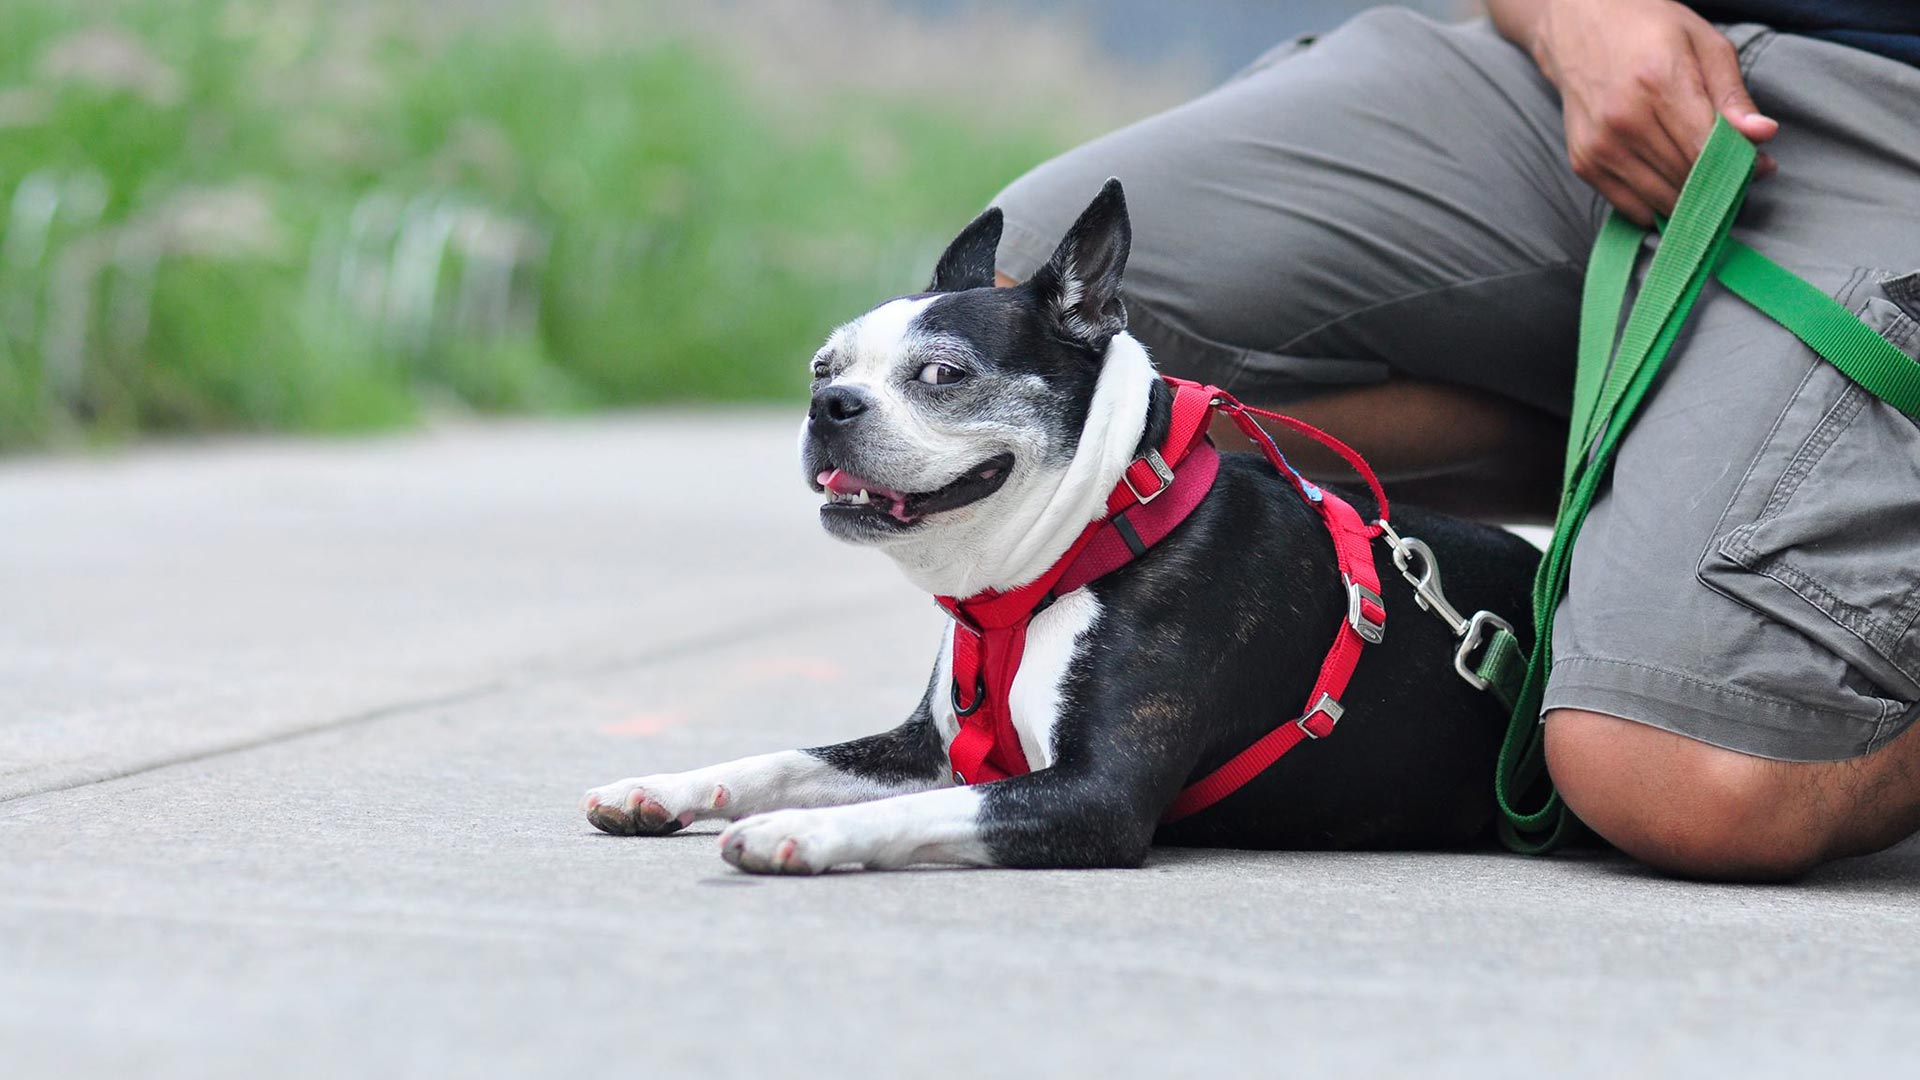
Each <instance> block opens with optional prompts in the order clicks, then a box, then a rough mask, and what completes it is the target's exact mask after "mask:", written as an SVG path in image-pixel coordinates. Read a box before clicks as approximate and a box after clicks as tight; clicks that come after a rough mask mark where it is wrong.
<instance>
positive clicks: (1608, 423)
mask: <svg viewBox="0 0 1920 1080" xmlns="http://www.w3.org/2000/svg"><path fill="white" fill-rule="evenodd" d="M1755 156H1756V154H1755V151H1754V148H1753V144H1751V143H1749V142H1748V141H1747V140H1746V139H1745V138H1744V137H1743V136H1742V135H1741V134H1740V133H1739V132H1737V131H1735V130H1734V129H1733V126H1732V125H1730V124H1728V123H1727V122H1726V121H1725V120H1724V119H1722V120H1719V121H1717V122H1715V124H1714V128H1713V134H1712V136H1711V137H1709V138H1708V140H1707V145H1706V147H1705V149H1703V150H1702V151H1701V153H1700V158H1699V160H1698V161H1697V162H1695V163H1694V166H1693V171H1692V172H1691V173H1690V174H1689V175H1688V177H1687V182H1686V185H1685V187H1683V188H1682V189H1681V192H1680V201H1679V204H1678V205H1677V206H1675V207H1674V211H1673V217H1672V219H1670V220H1669V221H1667V222H1666V223H1665V226H1664V228H1663V229H1662V233H1661V239H1660V245H1659V247H1658V248H1657V249H1656V250H1655V251H1654V255H1653V261H1652V263H1651V264H1650V265H1649V266H1648V267H1647V273H1646V276H1645V277H1644V278H1643V279H1642V280H1641V283H1640V290H1639V293H1638V295H1637V296H1636V297H1635V299H1634V302H1633V305H1632V307H1631V309H1628V308H1627V301H1626V297H1627V288H1628V285H1629V284H1630V282H1631V280H1632V277H1633V268H1634V264H1635V262H1636V260H1637V259H1638V257H1639V254H1640V249H1641V247H1642V245H1643V242H1644V241H1645V238H1646V235H1647V233H1646V230H1644V229H1642V228H1640V227H1638V226H1636V225H1633V224H1632V223H1630V222H1628V221H1627V220H1626V219H1624V218H1622V217H1620V216H1619V215H1618V214H1609V215H1608V217H1607V221H1606V224H1605V225H1604V226H1602V227H1601V230H1600V235H1599V236H1598V237H1597V238H1596V239H1595V241H1594V247H1593V254H1592V256H1591V257H1590V259H1589V260H1588V263H1587V277H1586V283H1585V285H1584V287H1583V289H1582V293H1581V304H1580V345H1579V357H1578V367H1577V368H1576V369H1575V375H1574V391H1573V412H1572V417H1571V422H1570V423H1569V425H1568V435H1567V464H1566V470H1565V473H1564V475H1563V483H1562V487H1561V496H1560V509H1559V512H1558V513H1557V514H1556V515H1555V517H1554V526H1553V543H1552V545H1551V546H1550V547H1549V548H1548V549H1547V554H1546V556H1545V558H1543V559H1542V560H1541V563H1540V570H1539V573H1538V574H1537V575H1536V576H1535V577H1534V587H1533V625H1534V641H1533V652H1532V655H1531V656H1527V657H1523V656H1522V654H1521V650H1520V647H1519V643H1518V642H1517V641H1515V640H1513V639H1512V637H1511V635H1505V634H1502V635H1499V636H1498V637H1496V639H1495V640H1494V641H1492V642H1491V643H1490V644H1489V646H1488V648H1487V651H1486V654H1485V656H1484V657H1483V659H1482V662H1481V665H1480V676H1481V677H1482V678H1484V679H1487V680H1488V681H1489V682H1490V683H1491V684H1493V685H1494V686H1495V687H1498V688H1502V692H1501V693H1500V697H1501V699H1502V700H1503V701H1506V700H1511V702H1512V718H1511V719H1510V720H1509V722H1508V724H1507V732H1506V737H1505V738H1504V739H1503V740H1502V742H1501V746H1500V757H1499V759H1498V762H1497V763H1496V765H1495V770H1494V797H1495V799H1496V801H1497V802H1498V803H1499V807H1500V818H1499V827H1500V837H1501V840H1502V841H1503V842H1504V843H1505V844H1506V845H1507V846H1508V847H1509V848H1511V849H1512V850H1514V851H1517V852H1521V853H1523V854H1543V853H1545V852H1548V851H1552V850H1553V849H1554V848H1556V847H1558V846H1560V845H1561V844H1562V843H1564V842H1565V841H1566V839H1567V838H1568V837H1569V836H1570V835H1572V833H1573V831H1574V830H1575V829H1576V828H1577V827H1578V822H1577V821H1576V820H1575V818H1574V817H1573V815H1572V814H1571V813H1569V812H1568V811H1567V808H1566V804H1564V803H1563V802H1561V800H1560V796H1559V793H1558V792H1556V791H1554V790H1553V787H1552V784H1551V782H1550V781H1544V779H1543V778H1544V773H1545V752H1544V745H1543V736H1544V733H1543V728H1542V725H1541V723H1540V704H1541V700H1542V697H1543V696H1544V694H1545V691H1546V682H1547V673H1548V671H1549V670H1550V669H1551V668H1552V666H1553V616H1554V612H1555V610H1556V609H1557V608H1558V607H1559V604H1560V600H1561V598H1562V597H1563V596H1565V595H1566V590H1567V575H1568V571H1569V569H1570V564H1571V562H1572V555H1573V546H1574V541H1575V540H1576V539H1577V538H1578V536H1579V535H1580V527H1581V525H1582V524H1583V523H1584V522H1585V521H1586V516H1587V510H1588V509H1589V508H1590V507H1591V506H1592V505H1593V500H1594V498H1595V496H1596V495H1597V494H1598V493H1599V489H1600V486H1601V484H1602V483H1603V482H1604V481H1605V479H1606V477H1607V474H1608V472H1609V466H1611V464H1612V462H1613V457H1614V453H1615V452H1616V451H1617V450H1618V449H1619V446H1620V442H1621V440H1622V439H1623V438H1625V436H1626V432H1627V429H1628V428H1629V427H1630V426H1631V424H1632V420H1633V417H1634V414H1635V413H1636V412H1637V411H1638V410H1639V408H1640V405H1641V403H1642V402H1643V401H1644V400H1645V398H1646V396H1647V392H1648V391H1649V390H1650V389H1651V388H1652V386H1653V383H1654V381H1655V379H1656V378H1657V376H1658V375H1659V373H1660V370H1661V368H1662V367H1663V366H1664V364H1665V363H1666V359H1667V354H1668V352H1669V351H1671V349H1672V348H1673V343H1674V340H1675V339H1676V338H1677V337H1678V336H1679V333H1680V329H1681V327H1682V326H1683V325H1684V324H1685V323H1686V320H1687V316H1688V314H1689V313H1690V312H1691V311H1692V310H1693V305H1694V302H1695V301H1696V300H1697V299H1698V298H1699V296H1700V290H1701V288H1702V287H1704V286H1705V284H1706V281H1707V278H1708V277H1709V276H1714V277H1717V278H1718V279H1719V281H1720V283H1721V284H1722V285H1724V286H1725V287H1726V288H1727V289H1728V290H1729V291H1730V292H1732V293H1734V294H1735V295H1737V296H1739V297H1740V298H1741V299H1743V300H1745V301H1747V302H1748V303H1750V304H1752V305H1753V306H1754V307H1756V308H1758V309H1759V310H1760V311H1762V312H1763V313H1765V314H1766V315H1767V316H1769V317H1770V318H1772V319H1773V320H1774V321H1776V322H1778V323H1780V324H1781V325H1782V326H1784V327H1786V328H1787V329H1788V330H1789V331H1791V332H1792V333H1793V334H1794V336H1795V337H1798V338H1799V339H1800V340H1801V341H1802V342H1804V343H1805V344H1806V345H1807V346H1808V347H1809V348H1811V349H1813V350H1814V351H1815V352H1816V353H1818V354H1819V355H1821V356H1822V357H1824V358H1826V360H1827V361H1828V362H1829V363H1832V364H1833V365H1834V366H1835V367H1837V368H1839V369H1840V371H1841V372H1842V373H1844V374H1845V375H1846V376H1847V377H1849V378H1851V379H1852V380H1854V381H1855V382H1857V383H1859V384H1860V385H1861V386H1862V387H1863V388H1865V389H1866V390H1867V391H1868V392H1870V393H1872V394H1873V395H1874V396H1875V397H1878V398H1880V399H1881V400H1882V401H1885V402H1887V403H1888V404H1890V405H1892V406H1893V407H1894V408H1896V409H1899V410H1900V411H1901V412H1904V413H1906V414H1907V415H1909V416H1914V417H1916V418H1920V364H1916V363H1915V362H1914V361H1913V360H1911V359H1909V358H1908V357H1907V355H1906V354H1905V353H1903V352H1901V351H1900V350H1898V349H1896V348H1894V347H1893V345H1892V344H1891V343H1889V342H1888V341H1887V340H1886V339H1885V338H1883V337H1881V336H1880V335H1879V334H1877V333H1875V332H1874V331H1873V329H1872V328H1870V327H1868V326H1867V325H1866V324H1865V323H1862V322H1861V321H1860V320H1859V319H1857V318H1855V317H1854V315H1853V313H1852V312H1850V311H1848V310H1847V309H1846V308H1844V307H1842V306H1841V305H1840V304H1839V303H1837V302H1835V301H1834V299H1833V298H1832V297H1830V296H1828V295H1827V294H1826V293H1824V292H1821V291H1820V290H1819V289H1817V288H1815V287H1814V286H1813V285H1811V284H1808V283H1807V282H1806V281H1805V280H1804V279H1802V278H1800V277H1798V276H1796V275H1794V274H1793V273H1791V272H1789V271H1788V270H1786V269H1784V268H1783V267H1781V266H1780V265H1779V264H1777V263H1775V262H1773V261H1772V260H1770V259H1768V258H1767V257H1766V256H1764V255H1761V254H1760V253H1759V252H1757V251H1754V250H1753V249H1752V248H1750V247H1748V246H1746V245H1745V244H1742V243H1740V242H1739V241H1737V240H1732V239H1730V238H1729V237H1728V236H1727V232H1728V230H1729V229H1730V228H1731V227H1732V225H1733V219H1734V217H1735V216H1737V215H1738V214H1739V212H1740V205H1741V202H1742V201H1743V200H1744V199H1745V197H1746V191H1747V185H1748V183H1749V182H1750V180H1751V178H1752V174H1753V163H1754V159H1755ZM1623 310H1626V312H1627V315H1626V324H1625V326H1624V327H1623V326H1622V325H1621V312H1622V311H1623ZM1616 335H1617V341H1616ZM1502 639H1504V640H1502ZM1523 660H1524V662H1525V667H1524V669H1523V668H1522V666H1521V664H1522V661H1523ZM1516 685H1517V687H1518V689H1517V690H1514V691H1511V692H1508V691H1506V690H1505V688H1507V687H1513V686H1516ZM1543 782H1544V787H1545V790H1544V792H1542V791H1540V790H1539V789H1540V788H1541V786H1542V784H1543ZM1529 795H1532V796H1533V798H1534V799H1535V800H1537V805H1534V806H1531V807H1523V806H1522V805H1521V800H1522V799H1525V798H1527V797H1528V796H1529Z"/></svg>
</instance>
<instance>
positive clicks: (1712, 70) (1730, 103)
mask: <svg viewBox="0 0 1920 1080" xmlns="http://www.w3.org/2000/svg"><path fill="white" fill-rule="evenodd" d="M1690 40H1691V41H1692V42H1693V54H1694V56H1696V57H1698V58H1699V60H1700V77H1701V80H1702V81H1703V82H1704V83H1705V84H1706V88H1707V98H1708V100H1709V101H1711V102H1712V104H1713V108H1714V111H1715V112H1718V113H1719V114H1720V115H1721V116H1724V117H1726V118H1727V122H1728V123H1730V124H1732V125H1733V126H1734V127H1735V128H1737V129H1739V131H1740V134H1742V135H1745V136H1746V137H1747V138H1749V139H1751V140H1753V141H1754V142H1765V141H1766V140H1768V139H1771V138H1773V137H1774V135H1776V134H1778V133H1779V131H1780V123H1779V121H1777V120H1774V119H1773V118H1772V117H1769V116H1763V115H1761V113H1760V108H1759V106H1757V105H1755V104H1754V103H1753V98H1752V96H1751V95H1749V94H1748V93H1747V84H1746V81H1745V80H1744V79H1742V78H1741V77H1740V56H1739V54H1738V53H1737V52H1735V51H1734V48H1733V43H1732V42H1731V41H1728V40H1727V39H1726V37H1725V36H1724V35H1722V34H1721V33H1720V32H1719V31H1717V30H1714V29H1713V28H1712V27H1707V28H1706V29H1704V30H1701V31H1699V32H1697V33H1695V34H1693V35H1691V37H1690Z"/></svg>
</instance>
